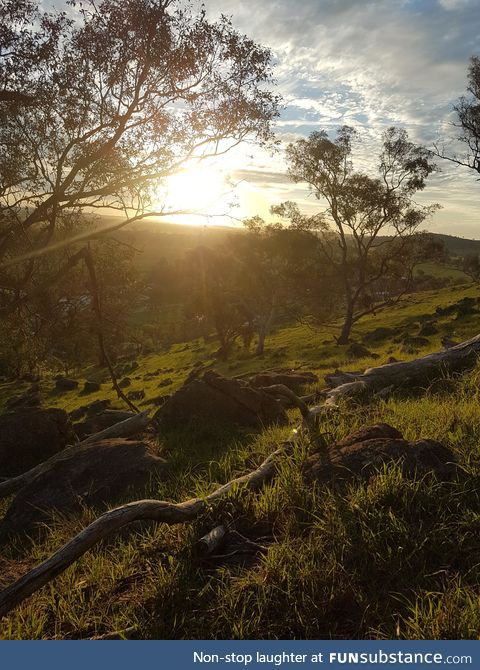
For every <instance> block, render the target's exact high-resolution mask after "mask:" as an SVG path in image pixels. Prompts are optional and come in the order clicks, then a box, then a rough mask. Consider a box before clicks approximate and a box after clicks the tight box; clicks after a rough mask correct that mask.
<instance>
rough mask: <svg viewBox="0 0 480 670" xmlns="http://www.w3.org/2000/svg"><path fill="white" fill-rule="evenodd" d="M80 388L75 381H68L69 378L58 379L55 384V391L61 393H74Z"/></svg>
mask: <svg viewBox="0 0 480 670" xmlns="http://www.w3.org/2000/svg"><path fill="white" fill-rule="evenodd" d="M76 388H78V382H77V381H76V380H75V379H68V378H67V377H58V378H57V380H56V382H55V390H56V391H59V392H63V391H73V390H74V389H76Z"/></svg>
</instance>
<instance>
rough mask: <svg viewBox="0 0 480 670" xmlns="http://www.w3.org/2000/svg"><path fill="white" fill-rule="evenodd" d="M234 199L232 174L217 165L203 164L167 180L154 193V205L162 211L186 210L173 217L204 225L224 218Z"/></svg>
mask: <svg viewBox="0 0 480 670" xmlns="http://www.w3.org/2000/svg"><path fill="white" fill-rule="evenodd" d="M233 198H234V194H233V186H232V185H231V184H230V183H229V181H228V175H227V174H226V173H224V172H222V171H221V170H219V169H217V168H215V167H213V166H208V165H201V166H197V167H192V168H188V169H186V170H182V171H181V172H178V173H177V174H175V175H172V176H171V177H169V178H168V179H167V180H165V182H164V183H163V184H161V185H160V186H159V187H158V188H157V190H156V192H155V193H154V195H153V198H152V206H153V207H154V208H155V209H158V210H160V209H164V210H166V211H179V210H182V211H184V212H185V213H184V214H179V215H175V216H172V219H173V220H175V221H178V222H179V223H182V222H183V223H189V224H192V223H193V224H197V225H204V224H206V223H208V220H209V219H210V218H215V219H223V218H224V215H226V214H228V213H229V212H230V210H231V208H232V206H233V205H232V200H233ZM213 223H214V221H213ZM219 223H220V221H219Z"/></svg>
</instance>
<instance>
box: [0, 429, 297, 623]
mask: <svg viewBox="0 0 480 670" xmlns="http://www.w3.org/2000/svg"><path fill="white" fill-rule="evenodd" d="M294 440H295V433H294V436H292V438H291V440H290V441H287V442H286V443H285V444H284V445H283V446H282V447H281V448H280V449H277V450H276V451H274V452H273V453H272V454H270V456H268V457H267V458H266V459H265V460H264V461H263V463H262V464H261V465H260V466H259V467H258V468H257V469H256V470H253V471H252V472H249V473H248V474H246V475H242V476H241V477H237V478H236V479H232V480H231V481H229V482H228V483H227V484H224V485H223V486H220V487H219V488H217V489H216V490H215V491H213V493H210V494H209V495H208V496H206V497H205V498H192V499H190V500H186V501H185V502H181V503H170V502H165V501H159V500H138V501H136V502H132V503H128V504H127V505H122V506H120V507H117V508H115V509H113V510H110V511H108V512H105V514H102V515H101V516H100V517H98V519H96V520H95V521H94V522H93V523H91V524H90V525H88V526H87V527H86V528H84V530H82V531H81V532H80V533H78V535H76V536H75V537H74V538H72V539H71V540H70V541H69V542H67V543H66V544H65V545H64V546H63V547H61V548H60V549H59V550H58V551H56V552H55V553H54V554H52V556H50V558H48V559H47V560H46V561H43V563H40V565H38V566H37V567H35V568H33V570H30V572H28V573H27V574H26V575H25V576H24V577H22V578H21V579H19V580H18V581H16V582H15V583H14V584H12V585H10V586H9V587H7V588H6V589H4V590H3V591H2V592H1V593H0V616H4V615H5V614H7V613H8V612H10V610H12V609H13V608H14V607H16V605H18V604H19V603H21V602H22V601H23V600H25V598H28V596H30V595H32V593H35V591H38V589H40V588H42V586H44V585H45V584H48V582H50V581H51V580H52V579H54V578H55V577H57V576H58V575H60V574H61V573H62V572H64V570H66V569H67V568H68V567H69V566H70V565H72V563H74V562H75V561H77V560H78V559H79V558H80V557H81V556H83V554H85V553H86V552H87V551H89V549H91V548H92V547H93V546H94V545H96V544H97V543H98V542H100V541H101V540H103V539H105V538H107V537H110V536H111V535H112V534H113V533H115V532H116V531H117V530H119V529H120V528H123V527H124V526H126V525H127V524H129V523H132V522H133V521H142V520H152V521H157V522H158V523H166V524H169V525H174V524H178V523H187V522H189V521H192V520H193V519H195V518H196V517H198V515H199V514H200V513H201V512H203V511H204V510H206V509H207V508H208V507H209V506H210V505H211V504H212V503H214V502H215V501H217V500H219V499H221V498H224V497H225V496H227V495H228V494H229V493H230V492H231V491H233V490H234V489H236V488H238V487H240V486H245V487H247V488H250V489H257V488H259V487H260V486H261V485H262V484H263V483H264V482H266V481H267V480H268V479H269V478H270V477H271V476H272V475H273V473H274V469H275V460H276V458H277V457H278V456H279V455H280V454H283V453H285V450H286V449H288V448H289V447H291V446H292V444H293V442H294Z"/></svg>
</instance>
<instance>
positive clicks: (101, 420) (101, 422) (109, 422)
mask: <svg viewBox="0 0 480 670" xmlns="http://www.w3.org/2000/svg"><path fill="white" fill-rule="evenodd" d="M132 416H134V414H133V412H125V411H122V410H119V409H106V410H104V411H103V412H100V413H99V414H95V415H94V416H91V417H89V418H87V419H86V420H85V421H82V422H80V423H75V424H73V428H74V430H75V433H76V434H77V436H78V438H79V439H80V440H83V439H85V438H86V437H88V436H89V435H93V434H94V433H99V432H100V431H101V430H105V428H110V426H114V425H115V424H116V423H120V421H125V419H130V418H131V417H132Z"/></svg>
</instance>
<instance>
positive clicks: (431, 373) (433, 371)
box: [313, 335, 480, 414]
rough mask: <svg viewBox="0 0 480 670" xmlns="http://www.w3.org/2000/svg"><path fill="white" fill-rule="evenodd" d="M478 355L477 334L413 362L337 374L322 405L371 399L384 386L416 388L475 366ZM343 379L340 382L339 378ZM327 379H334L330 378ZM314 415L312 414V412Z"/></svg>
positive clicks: (479, 345)
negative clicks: (365, 398)
mask: <svg viewBox="0 0 480 670" xmlns="http://www.w3.org/2000/svg"><path fill="white" fill-rule="evenodd" d="M479 355H480V335H476V336H475V337H472V338H471V339H470V340H466V341H465V342H462V343H461V344H457V345H456V346H454V347H451V348H450V349H446V350H444V351H437V352H435V353H433V354H428V355H427V356H422V357H421V358H416V359H414V360H413V361H399V362H397V363H388V364H386V365H380V366H378V367H374V368H368V369H367V370H365V372H363V373H341V374H339V375H338V377H339V378H340V379H339V381H341V383H340V384H339V385H336V386H334V388H331V389H329V390H328V391H327V392H326V401H325V405H326V406H329V405H330V406H332V405H335V404H336V403H337V401H338V400H340V399H342V398H346V397H358V396H366V397H368V396H371V395H374V394H378V393H380V394H381V392H382V391H383V390H384V389H387V388H388V387H391V390H394V389H396V388H399V387H405V386H407V385H408V386H409V387H416V386H417V387H418V386H419V385H421V384H424V383H429V382H431V381H433V380H434V379H436V378H438V377H441V376H442V375H443V374H448V373H452V372H462V371H464V370H467V369H468V368H471V367H473V366H474V365H475V363H476V360H477V357H478V356H479ZM342 377H343V379H342ZM329 378H330V380H331V379H333V378H335V376H334V375H331V376H330V377H329ZM313 413H314V414H315V413H316V412H315V411H314V412H313Z"/></svg>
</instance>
